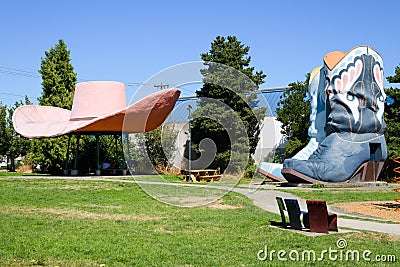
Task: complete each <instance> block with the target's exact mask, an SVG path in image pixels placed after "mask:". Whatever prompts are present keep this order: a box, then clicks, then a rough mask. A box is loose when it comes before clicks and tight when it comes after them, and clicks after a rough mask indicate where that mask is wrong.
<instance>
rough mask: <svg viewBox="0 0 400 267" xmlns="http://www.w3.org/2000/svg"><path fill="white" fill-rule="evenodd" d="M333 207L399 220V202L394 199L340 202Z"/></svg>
mask: <svg viewBox="0 0 400 267" xmlns="http://www.w3.org/2000/svg"><path fill="white" fill-rule="evenodd" d="M333 207H335V208H337V209H340V210H343V211H345V212H350V213H356V214H361V215H366V216H372V217H375V218H380V219H385V220H389V221H394V222H400V203H399V202H395V201H373V202H359V203H340V204H335V205H334V206H333Z"/></svg>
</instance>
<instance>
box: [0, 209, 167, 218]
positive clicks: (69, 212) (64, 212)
mask: <svg viewBox="0 0 400 267" xmlns="http://www.w3.org/2000/svg"><path fill="white" fill-rule="evenodd" d="M0 213H3V214H4V213H5V214H26V215H31V214H50V215H54V216H55V217H56V218H72V219H75V218H79V219H94V220H121V221H130V220H138V221H150V220H161V219H163V218H165V217H160V216H154V217H152V216H145V215H133V214H110V213H95V212H87V211H82V210H76V209H54V208H37V207H28V206H8V207H4V206H3V207H1V211H0Z"/></svg>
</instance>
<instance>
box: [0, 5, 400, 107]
mask: <svg viewBox="0 0 400 267" xmlns="http://www.w3.org/2000/svg"><path fill="white" fill-rule="evenodd" d="M399 10H400V1H397V0H391V1H385V0H381V1H360V0H344V1H343V0H340V1H320V0H319V1H287V0H279V1H252V0H248V1H233V0H228V1H225V0H224V1H218V0H202V1H187V0H186V1H174V0H171V1H153V0H145V1H128V0H127V1H122V0H121V1H120V0H113V1H101V0H96V1H92V0H80V1H75V0H69V1H54V0H52V1H48V0H41V1H30V0H26V1H21V0H14V1H5V0H2V1H1V9H0V25H1V26H0V27H1V42H0V101H1V102H2V103H3V104H7V105H8V104H12V103H14V102H15V101H16V100H20V99H23V95H28V96H29V97H31V99H32V100H34V102H36V98H37V97H38V96H40V94H41V84H40V83H41V79H40V76H39V75H36V74H37V70H38V69H39V68H40V60H41V58H42V57H44V52H45V51H47V50H49V49H50V48H51V47H53V46H54V45H55V44H56V43H57V41H58V40H59V39H63V40H64V41H65V42H66V44H67V46H68V49H69V50H70V51H71V57H72V64H73V66H74V69H75V72H77V74H78V81H88V80H115V81H121V82H125V83H129V82H138V83H140V82H144V81H146V80H147V79H148V78H149V77H150V76H152V75H153V74H155V73H157V72H159V71H161V70H163V69H164V68H167V67H170V66H173V65H176V64H180V63H185V62H190V61H198V60H200V54H201V53H204V52H207V51H208V50H209V49H210V43H211V42H212V41H213V40H214V38H215V37H216V36H218V35H221V36H227V35H235V36H237V37H238V39H239V40H240V41H242V42H243V43H244V44H245V45H248V46H250V56H251V57H252V62H251V64H252V65H253V66H254V67H255V68H256V70H262V71H264V73H266V74H267V78H266V80H265V83H264V84H263V85H262V87H263V88H268V87H278V86H286V85H287V84H289V83H290V82H293V81H303V80H304V77H305V74H306V73H307V72H310V71H311V70H312V69H313V68H314V67H315V66H318V65H322V63H323V61H322V60H323V56H324V55H325V54H326V53H328V52H331V51H334V50H341V51H347V50H349V49H351V48H353V47H354V46H357V45H370V46H372V47H373V48H375V49H376V50H377V51H378V52H379V53H380V54H381V55H382V57H383V60H384V63H385V76H388V75H393V74H394V68H395V67H396V66H398V65H400V34H399V33H400V29H399V26H398V16H399ZM9 69H17V70H21V71H24V72H20V71H17V72H15V71H13V70H9ZM6 72H9V73H6ZM10 72H11V73H14V75H13V74H10ZM15 73H17V75H15ZM31 74H34V75H36V77H26V76H30V75H31ZM24 75H25V76H24ZM385 86H389V84H388V83H385ZM127 90H128V95H131V94H132V91H133V90H135V87H128V88H127ZM36 103H37V102H36Z"/></svg>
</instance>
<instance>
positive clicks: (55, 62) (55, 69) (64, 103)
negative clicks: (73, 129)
mask: <svg viewBox="0 0 400 267" xmlns="http://www.w3.org/2000/svg"><path fill="white" fill-rule="evenodd" d="M70 61H71V58H70V51H69V50H67V45H66V44H65V43H64V41H63V40H59V41H58V43H57V44H56V45H55V46H54V47H52V48H51V49H50V50H48V51H46V52H45V57H44V58H42V59H41V66H40V67H41V68H40V70H39V73H40V74H41V75H42V94H41V96H40V97H39V104H40V105H42V106H55V107H60V108H65V109H71V107H72V100H73V94H74V90H75V84H76V73H75V72H74V69H73V67H72V65H71V63H70ZM67 142H68V137H67V136H61V137H58V138H51V139H49V138H44V139H36V140H34V141H33V142H32V145H31V152H32V160H33V162H34V163H36V164H40V166H41V169H42V171H44V172H49V173H59V172H61V170H62V167H63V163H64V161H65V156H66V152H67Z"/></svg>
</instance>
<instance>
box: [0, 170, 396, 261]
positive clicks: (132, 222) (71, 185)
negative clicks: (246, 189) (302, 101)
mask: <svg viewBox="0 0 400 267" xmlns="http://www.w3.org/2000/svg"><path fill="white" fill-rule="evenodd" d="M198 190H202V189H201V188H199V189H198ZM291 192H292V191H291ZM188 197H190V196H188ZM270 220H275V221H279V220H280V218H279V216H278V215H276V214H271V213H268V212H265V211H263V210H261V209H260V208H258V207H255V206H254V205H253V204H252V202H251V200H249V199H248V198H246V197H244V196H242V195H240V194H236V193H232V192H231V193H229V194H227V195H225V196H224V197H223V199H221V200H219V201H217V203H216V204H215V203H214V204H211V205H208V206H203V207H196V208H181V207H175V206H169V205H167V204H164V203H162V202H159V201H157V200H155V199H153V198H151V197H150V196H149V195H147V194H146V193H145V192H143V191H142V190H141V189H140V188H139V187H138V185H136V184H134V183H120V182H112V181H110V182H104V181H75V180H67V179H65V180H51V179H15V178H12V177H1V178H0V266H33V265H36V266H37V265H45V266H288V265H289V266H309V265H310V262H301V261H300V262H296V261H292V262H280V261H278V259H277V256H276V255H275V257H274V259H273V261H272V262H271V261H270V260H267V261H260V260H258V258H257V253H258V252H259V251H260V250H263V249H264V248H265V246H268V249H269V251H270V250H277V251H278V250H285V251H287V252H289V251H291V250H297V251H299V252H301V251H302V250H314V251H316V252H317V253H320V252H321V251H323V250H328V249H329V248H332V249H335V248H336V249H337V246H336V242H337V240H338V239H339V238H344V239H345V240H346V241H347V244H348V246H347V249H351V250H359V251H361V252H362V251H364V250H367V249H368V250H371V251H372V253H373V255H378V254H379V255H396V256H397V264H398V262H399V261H400V253H399V248H400V238H399V237H396V236H390V235H386V234H378V233H370V232H352V233H345V234H330V235H323V236H319V237H308V236H304V235H301V234H298V233H293V232H290V231H287V230H282V229H277V228H271V227H270V226H269V221H270ZM318 255H319V254H318ZM286 257H287V255H286ZM311 265H315V266H354V265H357V266H369V265H370V263H367V262H364V261H360V262H354V261H350V262H346V261H339V260H337V261H330V260H329V259H328V257H327V256H326V258H325V260H324V261H319V262H316V263H311ZM376 265H377V266H385V265H379V264H376ZM387 266H396V263H388V265H387Z"/></svg>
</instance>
